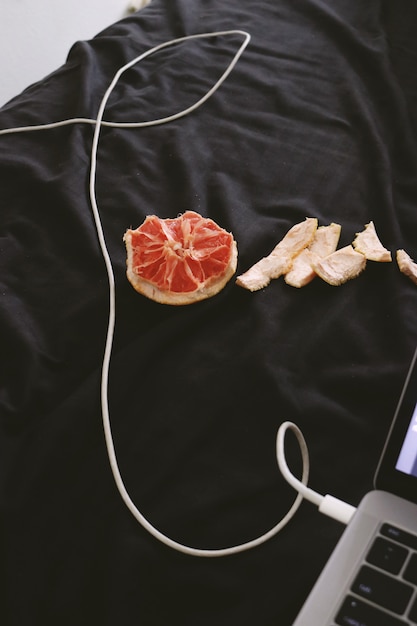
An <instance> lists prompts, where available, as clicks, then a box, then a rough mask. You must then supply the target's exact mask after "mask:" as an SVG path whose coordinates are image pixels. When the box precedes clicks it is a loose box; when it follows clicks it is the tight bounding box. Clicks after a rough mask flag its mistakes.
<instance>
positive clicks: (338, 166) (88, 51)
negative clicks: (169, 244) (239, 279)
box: [0, 0, 417, 626]
mask: <svg viewBox="0 0 417 626" xmlns="http://www.w3.org/2000/svg"><path fill="white" fill-rule="evenodd" d="M416 18H417V10H416V8H415V4H414V3H412V2H409V1H404V0H399V1H398V2H396V3H391V2H381V1H378V0H370V1H369V2H367V3H365V4H364V3H363V2H360V1H359V0H332V1H330V0H256V2H253V1H250V0H227V2H225V1H224V0H153V1H152V3H151V4H150V5H149V6H148V7H147V8H145V9H143V10H142V11H140V12H138V13H137V14H134V15H132V16H130V17H128V18H127V19H124V20H122V21H121V22H119V23H117V24H114V25H112V26H111V27H109V28H108V29H106V30H105V31H103V32H102V33H100V34H98V36H97V37H95V38H94V39H93V40H91V41H88V42H86V41H82V42H77V43H75V45H74V46H73V47H72V49H71V50H70V52H69V55H68V60H67V62H66V63H65V65H64V66H63V67H61V68H59V69H58V70H57V71H56V72H54V73H53V74H52V75H50V76H48V77H46V78H45V79H44V80H42V81H41V82H39V83H37V84H35V85H32V86H31V87H30V88H28V89H27V90H25V91H24V92H23V93H22V94H20V95H19V96H17V97H16V98H15V99H13V100H12V101H11V102H10V103H8V104H7V105H6V106H4V107H3V108H2V109H1V111H0V128H10V127H16V126H23V125H28V124H43V123H50V122H53V121H58V120H62V119H66V118H74V117H86V118H87V117H88V118H93V119H94V118H95V117H96V116H97V112H98V107H99V105H100V102H101V99H102V98H103V95H104V93H105V91H106V89H107V87H108V85H109V84H110V82H111V80H112V78H113V76H114V75H115V73H116V71H117V70H118V69H119V68H120V67H121V66H122V65H123V64H125V63H127V62H128V61H130V60H131V59H133V58H135V57H136V56H138V55H139V54H141V53H143V52H145V51H146V50H148V49H150V48H151V47H153V46H155V45H158V44H160V43H163V42H165V41H168V40H171V39H173V38H176V37H183V36H186V35H191V34H195V33H202V32H213V31H220V30H227V29H242V30H245V31H247V32H249V33H250V35H251V41H250V44H249V46H248V48H247V49H246V50H245V52H244V54H243V55H242V57H241V59H240V60H239V62H238V64H237V65H236V67H235V69H234V70H233V72H232V73H231V75H230V76H229V78H228V79H227V81H226V82H225V83H224V84H223V86H222V87H221V88H220V89H219V90H218V91H217V92H216V93H215V94H214V96H213V97H212V98H211V99H209V100H208V101H207V102H206V103H205V104H204V105H203V106H202V107H201V108H199V109H198V110H197V111H195V112H194V113H192V114H190V115H188V116H186V117H184V118H182V119H179V120H177V121H174V122H171V123H168V124H165V125H163V126H157V127H150V128H142V129H136V130H132V129H129V130H127V129H117V128H103V129H102V132H101V136H100V142H99V147H98V169H97V184H96V190H97V201H98V207H99V209H100V213H101V217H102V222H103V229H104V234H105V238H106V242H107V245H108V248H109V252H110V255H111V259H112V263H113V265H114V272H115V278H116V332H115V339H114V347H113V352H112V359H111V366H110V379H109V403H110V415H111V423H112V428H113V435H114V441H115V446H116V452H117V455H118V459H119V464H120V469H121V473H122V476H123V478H124V480H125V484H126V486H127V489H128V491H129V493H130V495H131V497H132V499H133V501H134V502H135V504H136V505H137V506H138V507H139V509H140V510H141V511H142V512H143V514H144V515H145V516H146V517H147V518H148V519H149V520H150V521H151V522H152V523H153V524H154V525H155V526H156V527H157V528H159V529H160V530H161V531H162V532H164V533H166V534H167V535H169V536H170V537H172V538H173V539H175V540H177V541H180V542H184V543H186V544H188V545H191V546H195V547H200V548H221V547H227V546H230V545H235V544H238V543H241V542H244V541H247V540H249V539H252V538H255V537H256V536H258V535H260V534H262V533H264V532H265V531H267V530H269V528H271V527H272V526H273V525H274V524H275V523H276V522H277V521H278V520H279V519H280V518H281V517H282V516H283V515H284V514H285V513H286V511H287V509H288V508H289V506H290V504H291V502H292V500H293V498H294V492H293V490H292V489H291V488H290V487H289V486H288V485H287V484H286V483H285V482H284V480H283V478H282V477H281V475H280V473H279V470H278V467H277V463H276V459H275V437H276V433H277V430H278V427H279V425H280V424H281V423H282V422H283V421H285V420H292V421H294V422H296V423H297V424H298V425H299V426H300V427H301V429H302V431H303V433H304V435H305V437H306V440H307V443H308V446H309V449H310V457H311V474H310V485H311V486H312V488H314V489H316V490H317V491H319V492H322V493H331V494H333V495H335V496H337V497H340V498H342V499H345V500H346V501H348V502H350V503H351V504H354V505H355V504H357V503H358V502H359V501H360V499H361V497H362V496H363V495H364V493H365V492H366V491H367V490H368V489H369V488H370V487H371V486H372V478H373V472H374V469H375V466H376V463H377V459H378V456H379V452H380V450H381V446H382V443H383V441H384V438H385V435H386V433H387V429H388V427H389V424H390V421H391V419H392V416H393V411H394V408H395V404H396V402H397V399H398V395H399V392H400V389H401V385H402V383H403V379H404V376H405V374H406V371H407V367H408V364H409V361H410V359H411V356H412V354H413V353H414V349H415V346H416V342H417V324H416V322H417V287H416V285H415V284H413V283H412V282H411V280H409V279H408V278H407V277H405V276H404V275H403V274H401V273H400V272H399V270H398V267H397V264H396V262H395V260H394V261H393V262H392V263H375V262H368V264H367V268H366V270H365V271H364V273H363V274H362V275H361V276H360V277H358V278H357V279H355V280H352V281H350V282H348V283H346V284H344V285H342V286H340V287H332V286H329V285H327V284H326V283H324V282H323V281H322V280H320V279H316V280H314V281H313V282H312V283H311V284H310V285H308V286H307V287H305V288H302V289H295V288H292V287H290V286H288V285H286V284H285V282H284V280H283V279H282V278H281V279H277V280H274V281H273V282H272V283H271V284H270V285H269V286H268V287H267V288H265V289H263V290H261V291H259V292H256V293H250V292H248V291H245V290H243V289H242V288H240V287H238V286H236V285H235V283H234V280H232V281H231V282H230V283H229V284H228V285H227V286H226V288H225V289H224V290H223V291H222V292H221V293H220V294H219V295H217V296H215V297H214V298H211V299H209V300H206V301H204V302H201V303H198V304H193V305H190V306H185V307H170V306H164V305H159V304H156V303H154V302H151V301H150V300H147V299H146V298H144V297H142V296H140V295H139V294H137V293H136V292H135V291H134V290H133V288H132V287H131V286H130V284H129V283H128V281H127V279H126V276H125V265H126V255H125V248H124V243H123V234H124V232H125V230H126V229H127V228H129V227H133V228H136V227H137V226H139V224H140V223H141V222H142V221H143V219H144V218H145V216H146V215H148V214H157V215H158V216H160V217H175V216H176V215H177V214H178V213H180V212H184V211H186V210H195V211H198V212H200V213H201V214H202V215H204V216H208V217H211V218H213V219H215V220H216V221H217V222H218V223H219V224H220V225H221V226H222V227H224V228H226V229H227V230H230V231H231V232H233V234H234V236H235V239H236V241H237V244H238V249H239V262H238V272H239V273H240V272H243V271H245V270H246V269H248V267H249V266H250V265H251V264H252V263H254V262H255V261H257V260H258V259H259V258H261V257H262V256H265V255H266V254H268V253H269V252H270V250H271V249H272V248H273V247H274V245H275V244H276V243H277V242H278V241H279V240H280V239H281V238H282V237H283V235H284V234H285V233H286V232H287V231H288V229H289V228H290V227H291V226H293V225H294V224H295V223H297V222H300V221H302V220H303V219H304V218H305V217H317V218H318V220H319V223H320V225H326V224H329V223H331V222H337V223H339V224H341V226H342V234H341V240H340V244H339V247H341V246H342V245H347V244H349V243H351V242H352V240H353V238H354V237H355V233H357V232H359V231H361V230H363V228H364V226H365V224H367V223H369V222H370V221H371V220H372V221H373V222H374V224H375V227H376V230H377V233H378V235H379V237H380V239H381V241H382V242H383V244H384V245H385V246H386V247H387V248H389V249H390V250H391V251H392V252H393V255H394V256H395V251H396V250H397V249H399V248H403V249H405V250H406V251H407V252H408V253H409V254H410V256H411V257H412V258H414V259H417V243H416V242H417V210H416V204H417V178H416V173H417V160H416V150H417V134H416V133H417V127H416V123H417V118H416V111H417V110H416V97H417V95H416V94H417V78H416V72H415V60H416V56H417V43H416V39H415V23H416ZM241 42H242V37H241V36H239V35H233V36H227V37H226V36H223V37H218V38H216V39H207V40H200V41H189V42H186V43H184V44H181V45H178V46H175V47H172V48H167V49H166V50H163V51H161V52H159V53H158V54H155V55H153V56H150V57H148V58H147V59H146V60H144V61H143V62H142V63H141V64H139V65H137V66H135V67H134V68H132V69H131V70H129V71H128V72H126V74H124V75H123V77H122V78H121V80H120V82H119V83H118V85H117V87H116V89H115V91H114V92H113V94H112V96H111V98H110V100H109V103H108V106H107V107H106V111H105V115H104V119H107V120H111V121H118V122H122V121H126V122H132V121H146V120H150V119H156V118H158V117H162V116H165V115H170V114H172V113H176V112H177V111H180V110H182V109H184V108H185V107H187V106H190V105H191V104H192V103H194V102H195V101H196V100H198V99H199V98H200V97H202V96H203V95H204V94H205V93H206V92H207V90H208V89H209V88H210V87H211V86H212V85H213V84H214V82H215V81H216V80H217V79H218V78H219V76H220V75H221V73H222V72H223V71H224V70H225V68H226V67H227V65H228V63H229V62H230V61H231V59H232V57H233V55H234V54H235V52H236V51H237V49H238V47H239V45H240V44H241ZM92 136H93V128H92V127H91V126H87V125H85V124H78V125H72V126H67V127H64V128H59V129H51V130H43V131H39V132H31V133H22V134H14V135H10V136H1V137H0V354H1V357H0V420H1V422H0V429H1V430H0V529H1V535H0V536H1V544H0V581H1V584H0V613H1V618H2V619H1V622H2V624H4V625H5V626H6V625H7V626H47V625H49V624H54V625H55V624H59V625H60V626H74V625H75V624H77V626H84V625H86V626H87V625H88V626H91V625H92V624H100V625H101V626H105V625H109V626H110V625H114V624H117V625H118V626H131V625H133V624H135V625H137V624H140V625H141V626H162V625H163V626H165V625H177V624H178V625H180V626H209V625H210V626H212V625H213V624H216V625H217V626H223V625H224V626H246V625H247V626H252V625H253V624H255V623H256V624H259V625H262V626H272V625H276V624H279V626H289V625H290V624H291V623H292V621H293V620H294V618H295V616H296V614H297V612H298V610H299V609H300V607H301V605H302V602H303V600H304V599H305V597H306V595H307V594H308V591H309V590H310V588H311V586H312V585H313V583H314V581H315V580H316V578H317V576H318V575H319V573H320V570H321V568H322V567H323V565H324V563H325V561H326V560H327V558H328V556H329V554H330V553H331V551H332V549H333V548H334V546H335V544H336V542H337V539H338V537H339V536H340V534H341V532H342V530H343V527H342V526H341V525H340V524H338V523H337V522H335V521H333V520H330V519H328V518H325V517H323V516H321V515H320V514H319V513H318V512H317V510H316V509H315V508H314V506H313V505H312V504H310V503H303V504H302V506H301V508H300V510H299V512H298V513H297V514H296V516H295V518H294V519H293V520H292V521H291V522H290V524H289V525H288V526H287V527H286V528H285V529H284V530H283V531H282V532H281V533H280V534H279V535H277V536H276V537H275V538H274V539H273V540H271V541H269V542H267V543H266V544H264V545H263V546H261V547H259V548H256V549H254V550H251V551H249V552H245V553H242V554H240V555H236V556H232V557H226V558H220V559H198V558H193V557H190V556H186V555H183V554H179V553H177V552H175V551H173V550H171V549H170V548H168V547H165V546H164V545H162V544H160V543H159V542H157V541H156V540H155V539H153V538H152V537H151V536H150V535H149V534H148V533H147V532H146V531H145V530H144V529H143V528H142V527H141V526H139V524H138V523H137V522H136V521H135V519H134V518H133V516H132V515H131V513H130V512H129V511H128V510H127V508H126V507H125V505H124V503H123V502H122V500H121V498H120V496H119V494H118V492H117V490H116V487H115V484H114V481H113V477H112V474H111V471H110V466H109V462H108V458H107V453H106V448H105V442H104V436H103V429H102V422H101V411H100V374H101V364H102V359H103V351H104V342H105V336H106V329H107V322H108V301H109V296H108V284H107V275H106V271H105V266H104V262H103V258H102V255H101V252H100V249H99V246H98V240H97V233H96V230H95V226H94V222H93V219H92V213H91V206H90V201H89V194H88V178H89V168H90V155H91V142H92ZM288 448H289V451H288V453H289V459H290V464H291V466H292V467H293V469H294V471H299V466H300V462H299V455H298V453H297V450H296V446H295V445H294V442H293V439H292V438H291V437H289V438H288Z"/></svg>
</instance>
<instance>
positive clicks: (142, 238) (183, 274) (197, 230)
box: [123, 211, 237, 305]
mask: <svg viewBox="0 0 417 626" xmlns="http://www.w3.org/2000/svg"><path fill="white" fill-rule="evenodd" d="M123 239H124V242H125V245H126V251H127V262H126V264H127V278H128V280H129V282H130V283H131V284H132V286H133V287H134V288H135V289H136V291H138V292H139V293H141V294H142V295H144V296H146V297H147V298H150V299H151V300H155V301H156V302H159V303H161V304H175V305H182V304H191V303H193V302H198V301H199V300H204V299H206V298H210V297H211V296H214V295H215V294H217V293H218V292H219V291H221V289H223V287H224V286H225V285H226V283H227V282H228V281H229V280H230V278H231V277H232V276H233V274H234V273H235V271H236V265H237V245H236V242H235V240H234V238H233V235H232V234H231V233H229V232H227V231H226V230H224V229H223V228H221V227H220V226H218V225H217V224H216V222H214V221H213V220H211V219H209V218H205V217H202V216H201V215H199V214H198V213H196V212H194V211H186V212H185V213H183V214H182V215H179V216H178V217H176V218H173V219H170V218H168V219H161V218H159V217H157V216H156V215H148V216H147V217H146V219H145V221H144V222H143V223H142V225H141V226H139V227H138V228H137V229H136V230H131V229H129V230H127V231H126V233H125V235H124V237H123Z"/></svg>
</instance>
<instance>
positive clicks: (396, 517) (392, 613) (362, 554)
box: [293, 350, 417, 626]
mask: <svg viewBox="0 0 417 626" xmlns="http://www.w3.org/2000/svg"><path fill="white" fill-rule="evenodd" d="M374 486H375V490H374V491H371V492H370V493H368V494H367V495H366V496H365V497H364V498H363V500H362V501H361V503H360V504H359V506H358V508H357V510H356V512H355V513H354V515H353V517H352V519H351V521H350V522H349V524H348V526H347V527H346V529H345V531H344V533H343V535H342V536H341V538H340V540H339V542H338V544H337V546H336V548H335V550H334V551H333V553H332V555H331V557H330V559H329V561H328V562H327V564H326V565H325V567H324V569H323V571H322V573H321V575H320V577H319V579H318V580H317V582H316V584H315V586H314V587H313V589H312V591H311V593H310V595H309V596H308V598H307V600H306V602H305V604H304V606H303V607H302V609H301V612H300V613H299V615H298V617H297V619H296V620H295V622H294V624H293V626H410V625H414V624H417V350H416V352H415V354H414V357H413V359H412V363H411V366H410V369H409V372H408V374H407V377H406V381H405V384H404V387H403V390H402V393H401V396H400V400H399V403H398V406H397V409H396V412H395V416H394V420H393V423H392V426H391V429H390V431H389V434H388V437H387V440H386V443H385V446H384V449H383V451H382V455H381V458H380V461H379V463H378V467H377V470H376V474H375V479H374Z"/></svg>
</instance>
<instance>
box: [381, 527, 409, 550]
mask: <svg viewBox="0 0 417 626" xmlns="http://www.w3.org/2000/svg"><path fill="white" fill-rule="evenodd" d="M380 533H381V535H384V536H385V537H389V538H390V539H394V541H398V543H402V544H403V545H405V546H408V547H409V548H412V549H413V550H417V536H416V535H413V534H412V533H408V532H406V531H405V530H401V528H397V527H396V526H392V525H391V524H383V525H382V526H381V530H380Z"/></svg>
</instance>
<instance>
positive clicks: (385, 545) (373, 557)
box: [366, 537, 409, 574]
mask: <svg viewBox="0 0 417 626" xmlns="http://www.w3.org/2000/svg"><path fill="white" fill-rule="evenodd" d="M408 552H409V551H408V550H407V549H406V548H403V547H402V546H399V545H397V544H396V543H393V542H392V541H388V539H384V538H383V537H377V538H376V539H375V541H374V543H373V544H372V547H371V549H370V551H369V552H368V555H367V557H366V560H367V561H368V563H372V565H376V566H377V567H380V568H381V569H384V570H385V571H386V572H391V574H398V572H399V571H400V569H401V568H402V566H403V565H404V563H405V560H406V558H407V556H408Z"/></svg>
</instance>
